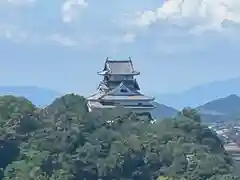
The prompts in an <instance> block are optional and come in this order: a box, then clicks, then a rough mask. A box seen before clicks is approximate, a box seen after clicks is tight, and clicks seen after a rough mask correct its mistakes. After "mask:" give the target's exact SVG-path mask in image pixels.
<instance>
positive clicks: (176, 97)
mask: <svg viewBox="0 0 240 180" xmlns="http://www.w3.org/2000/svg"><path fill="white" fill-rule="evenodd" d="M231 94H236V95H238V96H240V77H238V78H233V79H228V80H223V81H215V82H211V83H206V84H202V85H199V86H196V87H193V88H191V89H189V90H186V91H184V92H182V93H178V94H157V93H155V94H153V95H154V96H155V97H156V99H157V101H158V102H160V103H162V104H165V105H167V106H170V107H173V108H175V109H182V108H184V107H187V106H189V107H198V106H200V105H202V104H205V103H207V102H209V101H213V100H216V99H219V98H223V97H226V96H229V95H231Z"/></svg>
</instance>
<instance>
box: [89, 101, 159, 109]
mask: <svg viewBox="0 0 240 180" xmlns="http://www.w3.org/2000/svg"><path fill="white" fill-rule="evenodd" d="M87 104H88V106H89V107H90V108H91V109H94V108H115V107H117V105H114V104H108V103H106V104H103V103H101V102H98V101H88V103H87ZM119 107H124V108H129V109H154V108H155V105H153V104H149V105H144V104H138V105H129V104H128V105H124V104H122V105H119Z"/></svg>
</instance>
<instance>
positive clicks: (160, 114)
mask: <svg viewBox="0 0 240 180" xmlns="http://www.w3.org/2000/svg"><path fill="white" fill-rule="evenodd" d="M154 105H155V106H156V108H155V109H154V110H153V111H152V116H153V118H156V119H164V118H170V117H174V116H176V115H177V113H178V111H177V110H176V109H174V108H172V107H169V106H166V105H164V104H160V103H158V102H154Z"/></svg>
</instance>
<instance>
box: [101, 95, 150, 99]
mask: <svg viewBox="0 0 240 180" xmlns="http://www.w3.org/2000/svg"><path fill="white" fill-rule="evenodd" d="M101 99H104V100H154V98H153V97H148V96H144V95H135V96H111V95H106V96H103V97H102V98H101Z"/></svg>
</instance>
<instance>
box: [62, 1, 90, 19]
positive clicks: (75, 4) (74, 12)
mask: <svg viewBox="0 0 240 180" xmlns="http://www.w3.org/2000/svg"><path fill="white" fill-rule="evenodd" d="M87 6H88V3H87V2H86V1H85V0H65V2H64V4H63V6H62V20H63V22H66V23H69V22H71V21H73V20H74V19H75V18H76V17H77V16H78V14H79V12H80V11H81V10H82V8H86V7H87Z"/></svg>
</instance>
